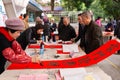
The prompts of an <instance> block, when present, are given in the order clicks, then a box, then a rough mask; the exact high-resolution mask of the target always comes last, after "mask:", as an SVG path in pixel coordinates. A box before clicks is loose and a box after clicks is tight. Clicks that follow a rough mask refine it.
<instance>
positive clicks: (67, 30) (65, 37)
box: [58, 16, 76, 41]
mask: <svg viewBox="0 0 120 80" xmlns="http://www.w3.org/2000/svg"><path fill="white" fill-rule="evenodd" d="M58 36H59V40H62V41H71V40H72V39H74V38H75V37H76V32H75V29H74V28H73V27H72V26H71V25H70V19H69V18H68V17H66V16H65V17H64V18H63V25H61V26H59V28H58Z"/></svg>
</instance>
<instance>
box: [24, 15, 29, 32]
mask: <svg viewBox="0 0 120 80" xmlns="http://www.w3.org/2000/svg"><path fill="white" fill-rule="evenodd" d="M28 19H29V15H28V14H24V15H23V22H24V26H25V29H24V30H26V29H27V28H28V27H29V23H28Z"/></svg>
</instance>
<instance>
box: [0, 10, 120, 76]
mask: <svg viewBox="0 0 120 80" xmlns="http://www.w3.org/2000/svg"><path fill="white" fill-rule="evenodd" d="M92 16H93V14H91V12H90V11H85V12H83V13H80V14H78V23H79V25H78V26H79V29H78V35H76V31H75V29H74V28H73V26H71V24H70V19H69V17H68V16H63V17H61V20H60V22H59V23H58V25H57V24H56V23H55V20H54V18H52V19H51V20H50V21H49V20H48V19H47V18H45V19H44V18H43V19H41V18H40V17H36V19H35V21H36V23H35V26H33V27H29V24H28V18H29V16H28V14H24V15H23V17H22V15H21V16H20V17H19V18H10V19H7V20H6V22H5V24H6V27H1V28H0V44H1V46H0V64H1V66H0V74H1V73H2V72H3V71H4V70H5V68H4V67H5V63H6V61H7V60H8V61H10V62H14V63H29V62H34V63H40V59H39V57H38V56H33V57H30V56H28V55H27V54H26V53H25V51H24V50H25V49H26V47H27V46H28V44H31V43H37V42H39V43H41V42H42V41H45V42H46V41H48V42H50V41H53V42H55V41H57V40H62V41H72V42H74V43H76V42H77V41H78V40H80V44H79V46H80V47H81V48H82V49H83V50H84V51H85V53H86V54H89V53H90V52H92V51H94V50H95V49H97V48H99V47H100V46H101V45H102V44H103V36H102V30H101V26H102V23H101V17H98V18H97V19H96V20H95V21H93V19H92ZM113 25H114V28H113ZM113 30H114V35H115V36H116V37H117V38H119V39H120V21H119V23H118V25H115V24H112V23H111V22H110V23H109V24H107V26H106V29H105V31H109V32H110V31H113ZM55 31H58V33H57V34H55V33H54V32H55ZM56 35H57V38H56ZM119 52H120V51H119Z"/></svg>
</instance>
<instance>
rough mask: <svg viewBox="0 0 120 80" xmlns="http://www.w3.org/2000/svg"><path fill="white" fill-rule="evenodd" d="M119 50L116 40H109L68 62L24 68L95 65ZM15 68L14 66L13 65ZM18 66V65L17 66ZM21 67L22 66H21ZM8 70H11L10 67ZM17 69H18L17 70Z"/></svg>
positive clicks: (29, 65)
mask: <svg viewBox="0 0 120 80" xmlns="http://www.w3.org/2000/svg"><path fill="white" fill-rule="evenodd" d="M118 50H120V42H119V41H118V40H110V41H108V42H107V43H105V44H104V45H102V46H101V47H100V48H98V49H96V50H95V51H93V52H91V53H90V54H87V55H84V56H81V57H77V58H72V59H68V60H51V61H42V62H41V64H33V63H30V64H26V68H32V69H33V68H75V67H86V66H90V65H93V64H96V63H98V62H100V61H102V60H104V59H105V58H107V57H109V56H110V55H112V54H114V53H116V51H118ZM13 65H14V66H15V64H13ZM19 65H20V64H19ZM21 66H22V67H23V65H21ZM17 67H19V66H17ZM9 69H13V67H12V65H11V66H10V67H9ZM17 69H18V68H17Z"/></svg>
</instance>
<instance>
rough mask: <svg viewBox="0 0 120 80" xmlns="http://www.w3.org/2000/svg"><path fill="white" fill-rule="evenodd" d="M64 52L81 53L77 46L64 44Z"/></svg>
mask: <svg viewBox="0 0 120 80" xmlns="http://www.w3.org/2000/svg"><path fill="white" fill-rule="evenodd" d="M63 52H79V50H78V45H77V44H64V45H63Z"/></svg>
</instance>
